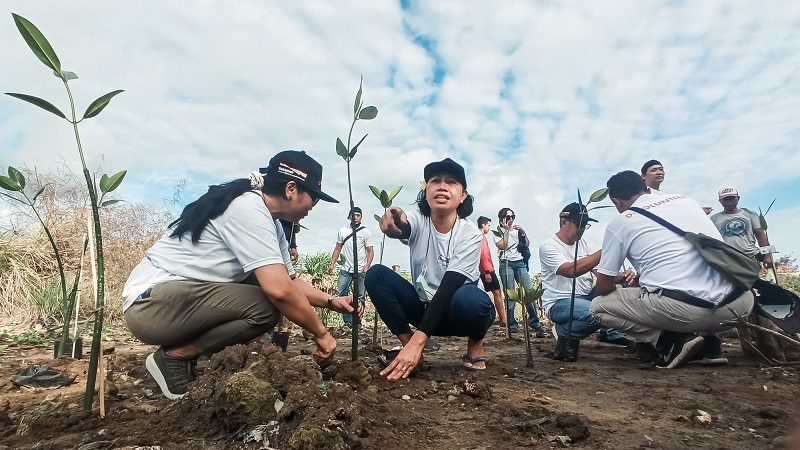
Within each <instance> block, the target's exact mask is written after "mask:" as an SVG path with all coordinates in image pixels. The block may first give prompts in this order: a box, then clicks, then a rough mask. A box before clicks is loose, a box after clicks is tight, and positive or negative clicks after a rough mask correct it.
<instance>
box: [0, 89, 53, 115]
mask: <svg viewBox="0 0 800 450" xmlns="http://www.w3.org/2000/svg"><path fill="white" fill-rule="evenodd" d="M6 95H10V96H12V97H14V98H18V99H20V100H24V101H26V102H28V103H32V104H34V105H36V106H38V107H39V108H42V109H43V110H45V111H50V112H51V113H53V114H55V115H57V116H58V117H61V118H62V119H66V118H67V116H65V115H64V113H62V112H61V111H59V109H58V108H56V107H55V106H53V104H52V103H50V102H48V101H47V100H44V99H41V98H39V97H34V96H32V95H27V94H15V93H13V92H6Z"/></svg>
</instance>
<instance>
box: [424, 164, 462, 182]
mask: <svg viewBox="0 0 800 450" xmlns="http://www.w3.org/2000/svg"><path fill="white" fill-rule="evenodd" d="M441 173H444V174H447V175H452V176H453V177H455V179H456V180H458V182H459V183H461V185H462V186H464V189H466V188H467V176H466V175H465V174H464V168H463V167H461V164H459V163H457V162H455V161H453V160H452V159H450V158H445V159H443V160H441V161H439V162H432V163H430V164H428V165H427V166H425V170H424V172H423V176H424V177H425V181H428V180H429V179H430V178H431V177H432V176H434V175H436V174H441Z"/></svg>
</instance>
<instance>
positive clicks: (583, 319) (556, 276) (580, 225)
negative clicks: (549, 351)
mask: <svg viewBox="0 0 800 450" xmlns="http://www.w3.org/2000/svg"><path fill="white" fill-rule="evenodd" d="M558 218H559V219H558V222H559V228H558V232H556V234H555V235H553V236H550V237H548V238H547V239H545V240H544V241H543V242H542V244H541V245H540V246H539V263H540V265H541V267H542V287H543V288H544V293H543V294H542V309H544V311H545V314H547V317H549V318H550V320H551V321H552V322H553V323H554V324H555V329H556V334H557V337H558V341H557V342H556V350H555V352H553V357H554V358H555V359H558V360H561V361H566V362H573V361H577V360H578V347H579V345H580V342H581V340H582V339H585V338H587V337H589V336H590V335H592V333H594V332H595V331H598V330H601V329H602V328H603V326H602V325H601V324H600V323H599V322H597V321H596V320H594V318H593V317H592V315H591V313H589V306H590V305H591V304H592V303H591V302H592V299H593V298H594V283H593V279H592V269H594V267H595V266H596V265H597V263H598V262H600V249H599V248H597V247H596V246H595V245H594V244H593V243H592V242H591V241H589V240H587V239H584V238H583V233H584V232H585V231H586V230H587V229H588V228H589V227H590V226H591V223H589V222H597V221H596V220H595V219H592V218H591V217H589V213H588V211H587V210H586V207H585V206H582V205H580V204H578V202H573V203H570V204H569V205H567V206H565V207H564V209H562V210H561V212H560V213H559V215H558ZM576 245H577V250H578V252H577V260H576V259H575V256H576V254H575V246H576ZM622 277H627V279H631V278H632V277H633V274H632V272H630V271H627V272H626V273H625V275H624V276H621V277H620V280H622V279H623V278H622ZM573 278H574V280H575V300H574V302H573V301H572V284H573ZM570 309H572V316H571V317H572V330H571V333H570V332H569V328H570V325H569V322H570ZM602 331H603V332H604V334H603V335H602V336H601V337H602V339H600V338H598V340H600V341H601V342H607V343H611V344H616V345H622V346H627V345H629V344H630V343H631V342H630V341H629V340H628V339H627V338H625V334H624V333H621V332H619V331H616V330H608V329H603V330H602Z"/></svg>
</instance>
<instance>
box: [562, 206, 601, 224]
mask: <svg viewBox="0 0 800 450" xmlns="http://www.w3.org/2000/svg"><path fill="white" fill-rule="evenodd" d="M558 217H560V218H562V219H566V220H569V221H570V222H572V223H574V224H576V225H578V227H579V228H580V227H582V226H585V225H586V224H587V223H589V222H597V221H596V220H595V219H592V218H591V217H589V212H588V211H587V210H586V207H585V206H583V205H581V204H579V203H578V202H572V203H570V204H569V205H567V206H565V207H564V209H562V210H561V213H559V214H558ZM581 218H583V220H581Z"/></svg>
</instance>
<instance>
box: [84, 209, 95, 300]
mask: <svg viewBox="0 0 800 450" xmlns="http://www.w3.org/2000/svg"><path fill="white" fill-rule="evenodd" d="M86 229H87V230H89V236H90V237H89V261H91V263H92V288H93V291H94V306H95V308H97V264H96V263H95V260H94V255H95V252H94V244H95V242H94V238H93V237H91V236H94V234H92V231H93V228H92V215H91V213H90V214H88V215H87V216H86Z"/></svg>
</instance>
